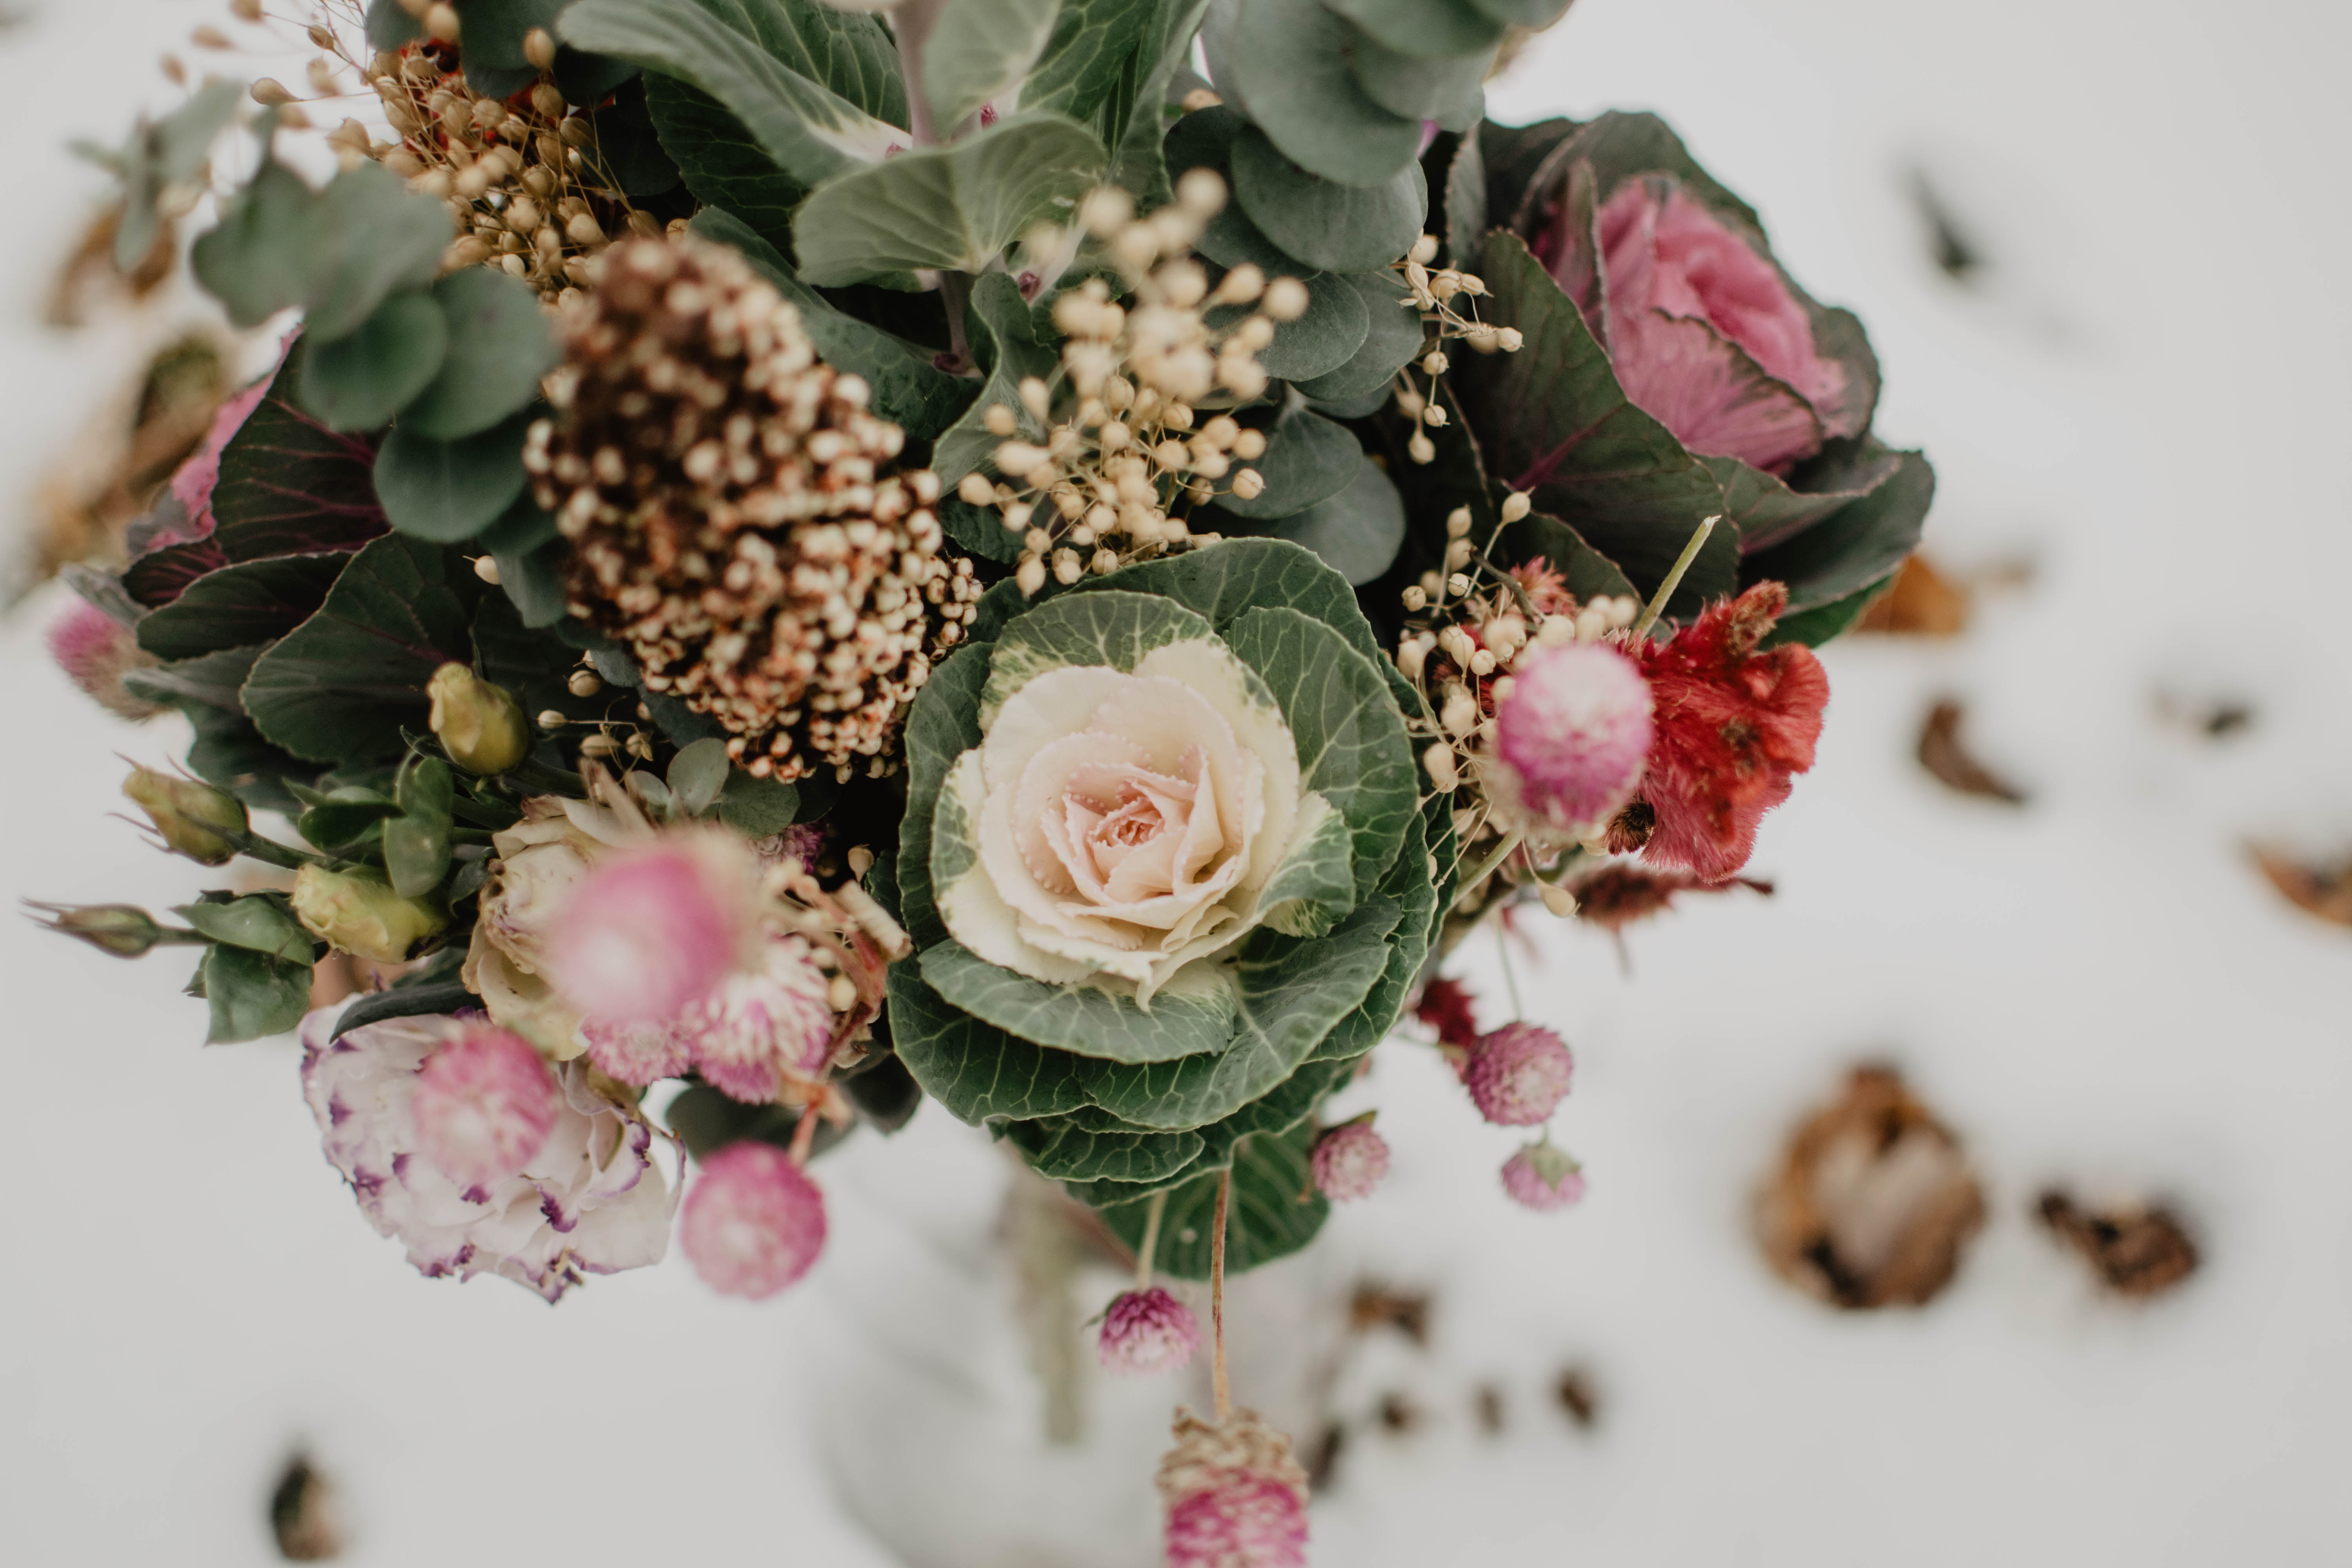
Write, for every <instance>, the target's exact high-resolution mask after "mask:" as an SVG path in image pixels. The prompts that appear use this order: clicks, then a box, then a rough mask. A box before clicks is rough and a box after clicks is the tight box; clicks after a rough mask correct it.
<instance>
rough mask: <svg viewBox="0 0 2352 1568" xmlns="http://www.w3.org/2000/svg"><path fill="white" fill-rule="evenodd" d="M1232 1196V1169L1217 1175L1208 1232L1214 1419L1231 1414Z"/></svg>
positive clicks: (1220, 1420) (1228, 1168)
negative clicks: (1228, 1251) (1228, 1250)
mask: <svg viewBox="0 0 2352 1568" xmlns="http://www.w3.org/2000/svg"><path fill="white" fill-rule="evenodd" d="M1233 1195H1234V1168H1233V1167H1232V1166H1231V1165H1228V1166H1226V1167H1225V1168H1224V1169H1223V1170H1222V1171H1220V1172H1218V1173H1217V1217H1216V1219H1215V1220H1214V1221H1213V1222H1212V1223H1213V1226H1214V1228H1213V1230H1211V1231H1210V1233H1209V1324H1210V1328H1211V1329H1212V1331H1213V1332H1214V1333H1215V1334H1216V1337H1217V1359H1216V1380H1217V1420H1218V1421H1219V1422H1220V1423H1222V1422H1223V1420H1224V1419H1225V1417H1226V1416H1228V1415H1232V1414H1233V1410H1234V1389H1233V1383H1232V1380H1231V1379H1230V1378H1228V1377H1227V1376H1226V1374H1225V1210H1226V1208H1227V1207H1228V1206H1229V1205H1231V1204H1232V1202H1233Z"/></svg>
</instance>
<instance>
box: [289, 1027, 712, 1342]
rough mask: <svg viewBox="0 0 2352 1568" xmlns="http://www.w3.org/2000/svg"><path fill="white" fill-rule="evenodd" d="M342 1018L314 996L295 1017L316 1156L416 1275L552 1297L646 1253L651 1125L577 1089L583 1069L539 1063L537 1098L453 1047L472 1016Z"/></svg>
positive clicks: (504, 1071)
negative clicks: (549, 1095)
mask: <svg viewBox="0 0 2352 1568" xmlns="http://www.w3.org/2000/svg"><path fill="white" fill-rule="evenodd" d="M339 1016H341V1008H320V1010H318V1011H316V1012H314V1013H312V1014H311V1015H310V1016H309V1017H307V1018H305V1019H303V1021H302V1031H301V1036H302V1091H303V1097H304V1098H305V1099H306V1100H309V1101H310V1110H311V1113H312V1114H313V1115H314V1116H316V1117H317V1118H318V1121H319V1131H320V1135H321V1137H322V1138H323V1139H324V1141H325V1146H326V1154H327V1161H328V1163H330V1164H331V1165H333V1166H334V1167H335V1169H336V1170H337V1171H339V1172H341V1173H342V1176H343V1180H344V1181H345V1182H347V1183H348V1184H350V1186H351V1189H352V1194H353V1195H354V1196H355V1197H357V1198H358V1200H359V1205H360V1209H361V1212H362V1213H363V1214H365V1215H367V1216H368V1219H369V1221H370V1222H371V1223H372V1224H373V1225H374V1226H375V1227H376V1229H377V1230H378V1231H379V1232H380V1233H382V1234H383V1235H385V1236H388V1237H394V1238H396V1239H397V1240H399V1241H400V1242H402V1243H403V1244H404V1245H405V1246H406V1247H407V1248H408V1261H409V1262H410V1263H411V1264H413V1265H414V1266H415V1268H416V1269H417V1270H418V1272H420V1273H422V1274H425V1275H426V1276H428V1277H431V1278H441V1277H445V1276H451V1275H454V1276H456V1277H457V1278H459V1279H472V1278H473V1277H474V1276H475V1275H477V1274H497V1275H500V1276H503V1277H504V1278H506V1279H512V1280H514V1281H516V1282H517V1283H519V1284H522V1285H527V1286H529V1287H530V1289H533V1290H536V1291H538V1292H539V1293H540V1294H541V1296H543V1297H545V1298H546V1299H547V1300H550V1301H553V1300H557V1299H558V1298H560V1297H561V1296H562V1294H563V1292H564V1291H565V1290H567V1289H570V1288H571V1287H572V1286H573V1285H576V1284H578V1283H580V1282H581V1281H582V1279H583V1278H584V1277H585V1276H587V1275H590V1274H614V1273H618V1272H620V1271H621V1270H623V1269H627V1268H645V1267H646V1266H647V1265H649V1264H653V1263H657V1262H659V1261H660V1260H661V1257H662V1254H663V1252H664V1251H665V1250H667V1247H668V1243H669V1222H670V1216H671V1215H672V1213H673V1212H674V1211H675V1209H676V1207H677V1195H676V1192H675V1191H674V1189H672V1188H671V1186H670V1185H669V1184H668V1183H667V1182H666V1181H665V1180H664V1179H663V1175H662V1173H661V1172H660V1170H659V1169H658V1168H657V1167H656V1164H655V1162H654V1159H653V1155H652V1147H653V1140H654V1131H653V1129H652V1127H651V1126H650V1125H649V1124H648V1123H647V1122H646V1121H645V1120H644V1119H643V1118H642V1117H640V1116H638V1115H635V1114H634V1113H633V1112H631V1111H630V1110H624V1109H623V1108H622V1107H620V1106H617V1105H614V1104H613V1103H612V1102H610V1101H609V1100H604V1099H602V1098H600V1097H599V1096H597V1095H596V1094H595V1093H594V1092H593V1091H592V1090H591V1089H589V1087H588V1075H587V1071H586V1069H585V1067H584V1065H583V1064H578V1063H566V1064H564V1065H562V1066H561V1067H559V1068H556V1069H554V1071H553V1073H552V1074H551V1077H552V1079H553V1084H552V1088H553V1089H554V1090H555V1098H554V1102H553V1104H552V1105H551V1107H542V1106H540V1105H538V1104H537V1103H536V1102H534V1101H533V1100H531V1099H530V1095H529V1093H528V1091H527V1090H525V1089H522V1088H521V1080H522V1079H523V1077H524V1075H522V1074H520V1072H518V1071H517V1070H516V1068H515V1064H514V1063H513V1062H512V1060H511V1058H509V1056H508V1055H507V1048H506V1047H502V1046H501V1047H495V1048H494V1052H493V1053H491V1054H494V1055H495V1056H496V1058H498V1059H496V1060H495V1061H493V1060H489V1059H488V1058H487V1056H476V1055H474V1054H473V1053H474V1052H475V1051H477V1050H478V1049H479V1047H467V1041H469V1040H475V1041H478V1040H480V1039H481V1038H482V1037H483V1035H482V1031H483V1030H484V1028H485V1026H484V1025H483V1024H482V1023H481V1022H480V1020H478V1019H468V1018H460V1017H440V1016H424V1017H414V1018H388V1019H385V1020H384V1021H383V1022H381V1023H376V1024H367V1025H362V1026H360V1027H359V1028H356V1029H353V1030H352V1031H351V1032H350V1033H349V1034H346V1035H344V1036H342V1037H341V1038H340V1039H338V1038H336V1037H335V1021H336V1019H337V1018H338V1017H339ZM494 1032H495V1031H494ZM508 1038H511V1037H508ZM448 1047H459V1049H460V1051H461V1054H460V1055H459V1056H457V1057H456V1058H447V1059H448V1060H449V1061H451V1062H453V1063H455V1064H457V1065H456V1066H454V1067H449V1068H443V1069H441V1070H440V1071H439V1072H438V1073H436V1075H435V1077H434V1078H433V1079H431V1080H428V1079H426V1078H425V1069H426V1068H427V1066H428V1062H429V1060H430V1058H434V1057H435V1055H436V1053H437V1052H440V1051H443V1050H444V1049H445V1048H448ZM542 1070H545V1069H543V1068H542ZM420 1093H421V1096H422V1098H423V1100H424V1101H425V1104H424V1106H423V1107H422V1108H420V1105H419V1100H420ZM420 1109H422V1111H423V1114H424V1118H425V1124H426V1125H428V1126H433V1127H435V1129H436V1131H434V1132H433V1134H432V1135H431V1137H430V1138H429V1139H428V1137H427V1134H426V1133H425V1131H424V1129H423V1128H421V1127H420V1125H419V1121H418V1117H419V1113H420ZM542 1114H545V1115H546V1116H547V1119H548V1120H547V1124H546V1126H545V1131H544V1133H543V1135H541V1136H539V1137H537V1138H535V1139H534V1138H533V1137H532V1135H531V1129H532V1128H533V1127H535V1126H537V1125H538V1124H539V1119H540V1117H541V1115H542ZM428 1144H430V1145H431V1146H432V1147H433V1148H434V1149H435V1151H436V1152H428ZM524 1144H533V1145H534V1146H533V1147H532V1148H531V1149H530V1152H529V1153H528V1154H526V1155H523V1156H522V1157H521V1163H520V1165H519V1167H517V1168H516V1169H515V1170H514V1171H513V1172H512V1173H510V1174H507V1175H503V1176H498V1177H495V1178H491V1179H488V1180H477V1179H472V1178H475V1177H478V1176H480V1175H481V1173H482V1170H483V1168H484V1167H485V1166H486V1165H493V1164H497V1163H503V1162H504V1161H505V1160H506V1159H507V1158H509V1155H510V1153H511V1152H512V1151H513V1150H514V1149H516V1148H519V1147H520V1146H522V1145H524ZM436 1153H437V1157H438V1158H442V1159H447V1160H448V1161H449V1162H450V1163H452V1164H457V1165H459V1166H462V1167H466V1170H465V1173H462V1174H457V1173H451V1172H450V1171H448V1170H446V1169H445V1168H444V1167H443V1166H442V1165H441V1164H439V1163H436Z"/></svg>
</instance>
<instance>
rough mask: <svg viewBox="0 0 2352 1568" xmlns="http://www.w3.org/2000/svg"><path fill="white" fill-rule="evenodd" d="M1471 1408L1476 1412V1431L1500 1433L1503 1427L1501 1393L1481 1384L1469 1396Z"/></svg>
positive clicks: (1497, 1388) (1490, 1385) (1496, 1387)
mask: <svg viewBox="0 0 2352 1568" xmlns="http://www.w3.org/2000/svg"><path fill="white" fill-rule="evenodd" d="M1471 1400H1472V1407H1473V1408H1474V1409H1475V1411H1476V1412H1477V1415H1478V1430H1480V1431H1481V1432H1486V1433H1489V1434H1492V1433H1496V1432H1500V1431H1501V1430H1502V1429H1503V1427H1504V1425H1505V1418H1504V1405H1503V1391H1502V1389H1501V1388H1500V1387H1498V1386H1497V1385H1496V1384H1491V1383H1482V1384H1479V1385H1478V1387H1477V1391H1476V1392H1475V1394H1472V1395H1471Z"/></svg>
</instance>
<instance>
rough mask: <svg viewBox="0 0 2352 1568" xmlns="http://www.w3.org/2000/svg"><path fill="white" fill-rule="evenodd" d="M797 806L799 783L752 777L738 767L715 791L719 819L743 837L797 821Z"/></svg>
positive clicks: (765, 833) (770, 834) (770, 831)
mask: <svg viewBox="0 0 2352 1568" xmlns="http://www.w3.org/2000/svg"><path fill="white" fill-rule="evenodd" d="M696 743H697V744H700V742H696ZM804 782H805V781H804ZM800 808H801V790H800V787H799V785H797V784H778V783H777V782H776V781H775V780H774V779H763V778H754V777H753V776H752V775H751V774H750V773H745V772H744V771H743V770H742V769H740V768H736V769H733V770H731V771H730V773H728V775H727V782H726V783H725V784H722V785H721V786H720V787H719V821H720V822H722V823H725V824H726V825H727V826H730V827H731V828H733V829H734V830H735V831H736V832H738V833H740V834H741V835H742V836H743V837H746V838H768V837H773V836H774V835H776V834H779V833H782V831H783V830H784V829H785V828H787V827H790V826H792V825H793V823H794V822H795V821H796V820H798V818H799V813H800Z"/></svg>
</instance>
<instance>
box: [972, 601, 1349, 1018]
mask: <svg viewBox="0 0 2352 1568" xmlns="http://www.w3.org/2000/svg"><path fill="white" fill-rule="evenodd" d="M982 729H983V737H982V742H981V744H980V745H979V746H977V747H975V748H973V749H972V750H971V751H968V752H964V753H963V754H962V755H961V756H960V757H958V758H957V759H956V763H955V765H954V766H953V768H951V769H950V771H949V773H948V775H947V779H946V785H945V788H944V790H943V791H942V794H941V797H940V817H939V823H938V826H936V827H935V828H934V830H933V832H934V842H935V843H937V842H940V838H941V837H942V836H944V837H948V838H952V839H956V840H958V841H959V842H960V845H968V846H969V850H968V851H966V852H964V853H961V854H959V855H958V856H957V857H956V858H957V859H961V860H963V861H964V862H965V864H964V866H963V868H961V869H956V870H951V871H949V872H947V873H944V874H943V875H942V879H941V882H940V886H939V888H938V889H937V896H938V900H939V910H940V918H941V920H942V921H945V923H946V925H947V928H948V931H950V934H952V935H953V936H954V937H955V939H956V940H957V941H958V942H961V943H962V944H963V945H964V946H965V947H967V948H969V949H970V950H971V952H974V953H975V954H977V955H978V956H979V957H981V958H982V959H984V960H986V961H987V962H988V963H993V964H996V965H997V966H999V967H1000V968H1004V969H1010V970H1012V971H1013V972H1014V973H1019V974H1025V975H1027V976H1029V977H1030V978H1031V979H1033V980H1042V981H1045V982H1047V983H1049V984H1065V985H1073V984H1096V985H1099V986H1102V987H1104V988H1106V989H1109V990H1113V991H1116V992H1119V993H1121V994H1129V995H1132V996H1134V997H1135V998H1136V1000H1137V1001H1138V1002H1139V1003H1140V1004H1143V1005H1147V1006H1148V1005H1150V1000H1151V998H1152V996H1153V995H1154V994H1157V993H1159V992H1160V991H1161V990H1163V989H1165V988H1167V987H1168V986H1170V985H1171V984H1179V983H1180V981H1179V977H1180V976H1181V975H1183V974H1184V973H1185V971H1186V970H1187V968H1188V966H1192V965H1193V964H1196V963H1200V962H1201V961H1202V960H1208V959H1213V958H1215V957H1216V956H1217V955H1219V954H1221V953H1223V952H1225V951H1226V950H1227V949H1229V948H1231V947H1232V946H1233V945H1234V943H1236V942H1240V941H1241V939H1242V938H1243V937H1244V936H1246V935H1248V934H1249V932H1250V931H1253V930H1254V929H1255V928H1256V927H1257V926H1258V925H1259V924H1261V923H1263V922H1265V921H1268V920H1269V919H1271V920H1274V921H1276V924H1277V925H1279V924H1280V922H1281V919H1282V910H1281V909H1279V908H1275V909H1269V908H1265V907H1261V900H1260V899H1259V896H1258V895H1259V893H1260V891H1261V889H1265V887H1266V886H1267V884H1268V883H1269V881H1270V880H1271V879H1273V876H1274V873H1275V871H1276V868H1277V867H1279V866H1280V865H1281V864H1282V861H1283V858H1284V857H1285V856H1286V854H1288V853H1289V852H1290V851H1291V850H1292V848H1293V847H1294V846H1297V845H1298V844H1300V843H1301V842H1303V841H1304V840H1305V839H1306V837H1307V836H1308V835H1309V834H1311V833H1313V832H1315V831H1317V830H1318V829H1319V828H1323V827H1324V826H1326V824H1327V823H1328V822H1329V821H1330V820H1332V819H1333V818H1334V817H1335V816H1336V814H1335V813H1334V812H1333V811H1332V808H1331V806H1330V805H1329V804H1328V802H1327V801H1326V800H1325V799H1324V798H1323V797H1322V796H1321V795H1316V794H1310V793H1302V791H1301V788H1300V778H1299V765H1298V747H1297V741H1296V739H1295V738H1294V737H1293V736H1292V734H1291V732H1290V728H1289V725H1288V724H1287V723H1286V722H1285V721H1284V719H1283V716H1282V710H1281V709H1280V707H1279V706H1278V705H1277V704H1276V702H1275V700H1274V699H1273V697H1272V695H1271V694H1270V693H1269V692H1268V691H1267V689H1266V688H1265V682H1264V681H1263V680H1262V679H1259V678H1258V677H1257V676H1256V675H1255V673H1254V672H1252V671H1251V670H1250V669H1249V668H1247V667H1246V666H1244V664H1243V663H1242V662H1241V661H1240V660H1239V659H1237V658H1234V655H1233V654H1232V653H1231V652H1230V651H1229V650H1228V649H1227V648H1226V647H1224V645H1223V644H1222V643H1220V642H1217V641H1216V640H1214V639H1213V638H1206V639H1202V640H1196V641H1186V642H1178V643H1171V644H1168V645H1166V646H1163V647H1157V648H1154V649H1152V650H1151V651H1150V653H1147V654H1145V655H1144V656H1143V657H1142V658H1140V659H1139V661H1138V662H1137V664H1136V666H1135V668H1134V669H1133V671H1132V672H1131V673H1130V672H1128V671H1122V670H1118V669H1115V668H1110V667H1108V666H1104V665H1068V666H1064V667H1061V668H1054V669H1048V670H1045V671H1044V672H1043V673H1040V674H1037V675H1035V676H1034V677H1032V678H1031V679H1028V680H1027V681H1026V682H1025V683H1024V684H1022V685H1020V686H1019V687H1018V688H1017V689H1014V690H1013V691H1012V693H1011V694H1010V695H1009V696H1007V697H1005V698H1004V699H1003V701H1002V703H1001V705H998V706H997V707H996V708H995V709H994V710H993V712H990V711H989V710H987V709H986V708H985V707H984V708H983V711H982ZM940 859H941V858H940V857H937V856H935V862H934V864H935V869H936V868H937V867H938V865H939V863H940ZM1204 983H1206V982H1205V981H1204Z"/></svg>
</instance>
